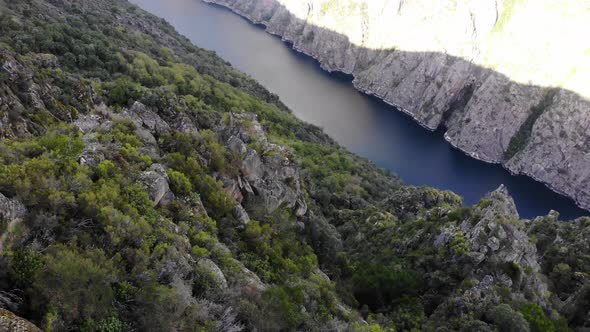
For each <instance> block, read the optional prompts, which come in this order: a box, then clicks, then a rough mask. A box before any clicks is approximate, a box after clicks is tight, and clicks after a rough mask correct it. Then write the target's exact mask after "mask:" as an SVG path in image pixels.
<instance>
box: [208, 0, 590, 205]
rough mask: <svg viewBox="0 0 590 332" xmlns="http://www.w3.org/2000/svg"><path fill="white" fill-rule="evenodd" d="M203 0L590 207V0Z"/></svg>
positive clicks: (484, 156)
mask: <svg viewBox="0 0 590 332" xmlns="http://www.w3.org/2000/svg"><path fill="white" fill-rule="evenodd" d="M205 1H207V2H212V3H216V4H220V5H223V6H226V7H228V8H230V9H232V10H233V11H235V12H236V13H238V14H240V15H243V16H245V17H247V18H248V19H250V20H251V21H253V22H256V23H262V24H264V25H265V26H266V27H267V31H269V32H270V33H273V34H277V35H279V36H281V37H282V38H283V39H284V40H287V41H289V42H292V43H293V47H294V48H295V49H297V50H299V51H301V52H303V53H306V54H308V55H310V56H312V57H314V58H316V59H317V60H318V61H319V62H320V64H321V66H322V67H323V68H324V69H326V70H328V71H342V72H345V73H349V74H352V75H353V76H354V81H353V83H354V85H355V86H356V87H357V88H358V89H359V90H361V91H364V92H366V93H368V94H372V95H376V96H378V97H380V98H382V99H383V100H384V101H386V102H388V103H390V104H393V105H395V106H396V107H397V108H398V109H400V110H402V111H404V112H405V113H407V114H409V115H410V116H412V117H413V118H415V119H416V121H418V122H419V123H420V124H422V125H423V126H424V127H426V128H428V129H431V130H434V129H437V128H439V127H443V128H446V134H445V138H446V139H447V141H448V142H449V143H450V144H452V145H453V146H455V147H457V148H459V149H461V150H462V151H464V152H465V153H467V154H469V155H471V156H472V157H474V158H477V159H481V160H484V161H487V162H492V163H501V164H503V165H504V166H505V167H506V168H507V169H509V170H510V171H511V172H513V173H517V174H525V175H528V176H530V177H532V178H534V179H536V180H538V181H541V182H543V183H545V184H547V185H548V186H549V187H550V188H552V189H554V190H555V191H557V192H560V193H562V194H564V195H567V196H569V197H572V198H573V199H575V200H576V201H577V203H578V204H579V205H580V206H582V207H585V208H590V159H589V157H588V152H589V150H588V146H589V145H588V142H589V139H590V131H589V129H588V128H589V126H590V102H589V101H588V99H587V98H589V97H590V90H589V89H590V88H589V87H590V84H589V82H590V74H589V73H590V67H589V64H590V58H589V57H590V49H588V48H587V45H585V44H584V43H580V42H579V41H580V40H584V39H585V37H584V33H585V31H588V23H587V22H588V19H589V18H590V6H589V5H588V3H587V2H584V1H571V2H568V3H567V5H563V4H559V5H558V4H556V3H555V2H552V1H533V0H486V1H438V2H436V3H434V4H433V3H432V2H431V1H422V0H413V1H403V0H377V1H367V0H307V1H296V0H246V1H242V0H241V1H236V0H205ZM565 36H567V37H565Z"/></svg>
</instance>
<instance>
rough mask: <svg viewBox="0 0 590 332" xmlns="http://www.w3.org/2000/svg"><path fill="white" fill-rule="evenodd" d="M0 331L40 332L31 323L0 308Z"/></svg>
mask: <svg viewBox="0 0 590 332" xmlns="http://www.w3.org/2000/svg"><path fill="white" fill-rule="evenodd" d="M0 331H6V332H42V331H41V329H40V328H38V327H37V326H35V325H34V324H33V323H31V322H29V321H28V320H26V319H23V318H21V317H18V316H17V315H15V314H13V313H12V312H10V311H8V310H5V309H2V308H0Z"/></svg>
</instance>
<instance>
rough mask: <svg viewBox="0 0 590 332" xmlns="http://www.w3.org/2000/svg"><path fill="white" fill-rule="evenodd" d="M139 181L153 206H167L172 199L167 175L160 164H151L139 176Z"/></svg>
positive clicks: (172, 195)
mask: <svg viewBox="0 0 590 332" xmlns="http://www.w3.org/2000/svg"><path fill="white" fill-rule="evenodd" d="M141 181H142V183H143V185H144V186H145V188H146V190H147V192H148V195H149V196H150V199H151V200H152V202H154V205H158V204H161V205H167V204H169V203H170V202H172V200H173V199H174V194H173V193H172V191H171V190H170V185H169V184H168V174H167V173H166V168H165V167H164V166H163V165H162V164H153V165H151V166H150V168H149V169H148V170H147V171H145V172H143V173H142V174H141Z"/></svg>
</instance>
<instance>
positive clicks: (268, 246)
mask: <svg viewBox="0 0 590 332" xmlns="http://www.w3.org/2000/svg"><path fill="white" fill-rule="evenodd" d="M0 10H1V14H2V15H1V19H0V31H1V32H2V33H1V34H0V133H1V135H2V140H1V141H0V240H1V246H0V308H5V309H6V310H8V311H5V310H4V309H0V326H3V325H2V324H10V325H9V326H11V327H12V326H14V324H18V325H19V326H20V324H26V326H29V327H30V329H32V330H35V329H34V327H32V326H31V325H29V324H28V323H27V322H25V321H23V320H20V319H18V318H17V317H16V316H14V315H13V314H12V313H15V314H18V315H19V316H21V317H24V318H26V319H28V320H30V321H31V322H33V323H35V324H37V326H40V327H42V328H43V329H44V330H47V331H78V330H79V331H100V332H106V331H109V332H113V331H115V332H119V331H195V330H197V331H251V330H258V331H293V330H299V331H380V330H389V331H391V330H399V331H403V330H412V329H414V330H415V329H423V330H434V329H435V328H436V329H438V328H446V329H448V330H465V331H492V330H496V329H500V330H506V329H508V328H516V329H519V330H522V331H527V330H532V331H539V330H548V331H568V327H567V325H568V324H570V325H571V326H572V327H579V328H584V327H586V328H587V327H590V318H589V314H588V313H589V311H590V303H588V301H587V299H588V290H589V289H590V286H589V282H588V278H589V275H588V272H589V271H590V260H589V257H590V247H589V246H588V242H587V241H586V239H587V236H588V232H589V230H590V222H589V219H588V218H580V219H578V220H575V221H572V222H570V223H559V222H557V221H556V218H555V214H554V213H552V214H551V215H549V216H547V217H539V218H537V219H536V220H535V221H532V222H531V221H527V220H519V217H518V214H517V213H516V209H515V207H514V202H513V201H512V199H511V198H510V196H509V194H508V193H507V192H506V190H505V189H504V188H503V187H501V188H498V190H496V191H495V192H493V193H490V194H489V195H488V196H487V197H486V198H484V199H482V200H481V202H480V203H479V204H477V205H476V206H474V207H471V208H465V207H463V206H462V204H461V198H460V197H458V196H457V195H455V194H453V193H451V192H443V191H439V190H436V189H432V188H426V187H423V188H416V187H411V186H406V185H404V184H403V183H402V182H401V181H400V180H399V179H398V178H396V177H395V176H392V175H390V174H387V173H386V172H384V171H383V170H380V169H378V168H377V167H375V166H374V165H373V164H371V163H370V162H368V161H366V160H364V159H361V158H359V157H357V156H354V155H352V154H351V153H349V152H347V151H345V150H344V149H342V148H340V147H339V146H337V145H336V144H334V142H333V141H332V140H330V139H329V137H327V136H326V135H325V134H323V133H322V131H321V130H320V129H318V128H316V127H313V126H310V125H308V124H305V123H303V122H301V121H299V120H297V119H296V118H295V117H294V116H293V115H292V114H290V113H289V112H288V110H286V109H285V107H284V106H283V105H282V104H281V103H280V101H278V100H277V99H276V97H274V96H272V95H271V94H270V93H268V92H267V91H266V90H265V89H264V88H262V87H261V86H260V85H258V84H257V83H256V82H253V81H252V80H251V79H250V78H248V77H246V76H245V75H243V74H241V73H239V72H237V71H235V70H233V69H232V68H231V67H230V66H229V65H228V64H226V63H225V62H224V61H223V60H221V59H220V58H218V57H217V56H215V55H214V54H212V53H210V52H206V51H204V50H201V49H199V48H197V47H195V46H193V45H190V44H188V43H187V42H186V39H184V38H182V37H181V36H179V35H178V34H177V33H176V32H175V31H174V30H173V29H171V28H170V26H169V25H168V24H166V23H165V22H162V21H161V20H160V19H158V18H156V17H154V16H152V15H149V14H147V13H145V12H143V11H141V10H140V9H139V8H137V7H135V6H133V5H130V4H129V3H128V2H126V1H123V0H83V1H79V0H76V1H73V0H72V1H67V0H33V1H22V2H20V1H19V2H14V1H0ZM11 312H12V313H11Z"/></svg>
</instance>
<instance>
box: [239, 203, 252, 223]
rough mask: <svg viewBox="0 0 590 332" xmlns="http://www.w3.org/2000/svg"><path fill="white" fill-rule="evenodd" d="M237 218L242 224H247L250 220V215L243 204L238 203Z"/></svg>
mask: <svg viewBox="0 0 590 332" xmlns="http://www.w3.org/2000/svg"><path fill="white" fill-rule="evenodd" d="M236 218H237V219H238V221H239V222H240V223H241V224H242V225H246V224H248V223H249V222H250V216H249V215H248V212H246V210H245V209H244V207H243V206H242V205H241V204H237V205H236Z"/></svg>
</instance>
